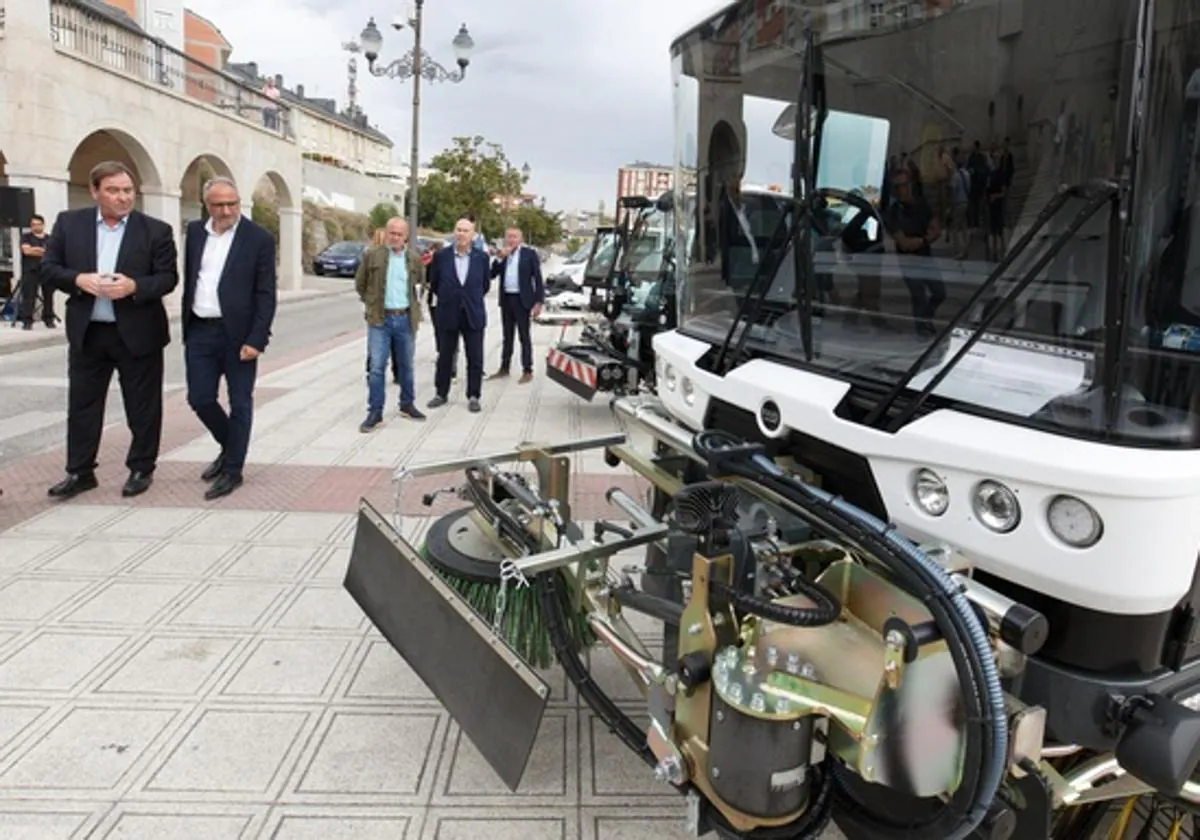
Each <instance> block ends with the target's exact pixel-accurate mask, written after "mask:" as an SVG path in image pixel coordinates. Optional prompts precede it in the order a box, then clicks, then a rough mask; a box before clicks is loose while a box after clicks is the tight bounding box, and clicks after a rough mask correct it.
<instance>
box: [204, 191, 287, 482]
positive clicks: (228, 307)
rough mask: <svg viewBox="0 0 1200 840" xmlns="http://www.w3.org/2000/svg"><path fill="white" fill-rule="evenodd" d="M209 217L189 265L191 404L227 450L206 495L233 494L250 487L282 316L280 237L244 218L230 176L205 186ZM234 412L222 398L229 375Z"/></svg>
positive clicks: (207, 473) (213, 468)
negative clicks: (259, 395) (265, 376)
mask: <svg viewBox="0 0 1200 840" xmlns="http://www.w3.org/2000/svg"><path fill="white" fill-rule="evenodd" d="M203 200H204V207H205V209H206V210H207V211H208V216H209V218H208V221H207V222H204V221H196V222H191V223H189V224H188V228H187V244H186V247H185V251H184V254H185V258H184V270H183V342H184V359H185V361H186V363H187V389H188V405H190V406H191V407H192V410H193V411H195V412H196V416H197V417H199V418H200V422H201V423H203V424H204V426H205V428H207V429H208V431H209V433H210V434H211V435H212V436H213V439H214V440H215V441H216V442H217V443H218V444H219V445H220V447H221V453H220V454H219V455H218V456H217V458H216V460H215V461H213V462H212V463H211V464H209V465H208V468H207V469H205V470H204V472H203V473H202V474H201V478H203V479H204V480H205V481H209V482H212V486H211V487H209V488H208V490H207V491H206V492H205V494H204V498H206V499H209V500H211V499H219V498H220V497H222V496H228V495H229V494H230V493H232V492H233V491H234V490H236V489H237V488H238V487H240V486H241V484H242V468H243V467H244V466H245V463H246V451H247V450H248V449H249V447H250V426H251V421H252V418H253V415H254V381H255V379H256V377H257V374H258V357H259V356H261V355H262V354H263V352H264V351H265V350H266V349H267V342H268V341H269V340H270V337H271V324H272V323H273V322H274V320H275V307H276V288H277V281H276V272H275V238H274V237H273V236H272V235H271V233H270V231H268V230H267V229H266V228H263V227H261V226H260V225H257V224H255V223H254V222H252V221H251V220H250V219H247V218H246V217H244V216H243V215H242V199H241V197H240V196H239V195H238V190H237V187H236V186H235V185H234V183H233V181H232V180H230V179H229V178H213V179H212V180H211V181H209V182H208V183H207V184H205V185H204V192H203ZM222 376H223V377H225V389H226V391H228V392H229V411H228V412H226V411H225V409H224V408H222V407H221V404H220V403H219V402H217V392H218V387H219V385H220V382H221V377H222Z"/></svg>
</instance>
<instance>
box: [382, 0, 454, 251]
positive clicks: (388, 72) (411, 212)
mask: <svg viewBox="0 0 1200 840" xmlns="http://www.w3.org/2000/svg"><path fill="white" fill-rule="evenodd" d="M424 6H425V0H416V10H415V12H414V13H413V16H412V18H410V19H409V20H408V21H407V24H408V25H409V26H411V27H412V30H413V48H412V50H411V51H410V52H409V53H408V54H406V55H403V56H401V57H400V58H397V59H396V60H395V61H393V62H391V63H390V64H388V65H386V66H378V67H377V66H376V65H375V60H376V59H378V58H379V52H380V50H381V49H382V48H383V33H382V32H380V31H379V27H377V26H376V25H375V18H371V19H370V20H369V21H368V22H367V25H366V28H364V29H363V31H362V34H361V35H360V36H359V40H360V43H361V46H362V51H363V55H364V56H365V57H366V59H367V69H369V70H370V71H371V75H372V76H378V77H384V76H386V77H387V78H389V79H409V78H411V79H412V83H413V95H412V149H411V152H410V159H409V174H408V181H409V183H408V196H409V201H408V226H409V234H408V235H409V239H410V241H412V240H414V239H415V238H416V236H417V218H418V207H419V200H418V195H417V193H418V180H417V174H418V170H419V169H420V165H421V164H420V137H421V134H420V126H421V79H425V80H426V81H428V82H452V83H458V82H461V81H462V80H463V79H464V78H466V75H467V65H468V64H470V63H471V50H472V49H474V47H475V42H474V41H473V40H471V34H470V33H469V32H467V25H466V24H465V23H464V24H463V25H462V26H461V27H459V30H458V34H457V35H455V36H454V40H452V41H451V42H450V45H451V46H452V47H453V48H454V57H455V60H456V62H457V64H458V69H457V70H447V69H446V68H445V67H443V66H442V65H440V64H438V63H437V62H436V61H434V60H433V58H432V57H431V56H430V55H429V53H427V52H425V50H424V49H423V48H422V47H421V23H422V13H423V9H424ZM404 26H405V21H403V20H400V19H397V20H396V21H395V22H393V23H392V28H394V29H395V30H396V31H400V30H401V29H403V28H404Z"/></svg>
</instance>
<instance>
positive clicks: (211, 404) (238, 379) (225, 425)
mask: <svg viewBox="0 0 1200 840" xmlns="http://www.w3.org/2000/svg"><path fill="white" fill-rule="evenodd" d="M241 349H242V348H241V345H240V344H237V343H235V342H232V341H230V340H229V337H228V336H227V335H226V334H225V327H224V326H223V325H222V323H221V321H220V320H217V319H213V320H202V319H196V320H193V321H192V323H191V327H190V329H189V335H188V342H187V347H186V349H185V350H184V359H185V361H186V363H187V390H188V405H190V406H191V407H192V411H194V412H196V416H197V417H199V418H200V422H201V423H203V424H204V427H205V428H206V429H208V431H209V434H211V435H212V436H213V440H215V441H216V442H217V443H218V444H219V445H220V447H221V452H222V454H223V455H224V456H225V472H227V473H228V474H229V475H231V476H239V475H241V474H242V468H243V467H244V466H245V464H246V451H247V450H248V449H249V448H250V427H251V423H252V421H253V419H254V381H255V379H256V378H257V375H258V360H257V359H255V360H253V361H249V362H243V361H242V360H241V358H240V357H239V354H240V353H241ZM222 376H223V377H225V389H226V390H227V391H228V392H229V412H228V413H226V411H225V409H224V408H222V407H221V404H220V403H219V402H217V393H218V389H219V387H220V383H221V377H222Z"/></svg>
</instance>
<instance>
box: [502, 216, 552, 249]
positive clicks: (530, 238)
mask: <svg viewBox="0 0 1200 840" xmlns="http://www.w3.org/2000/svg"><path fill="white" fill-rule="evenodd" d="M509 223H510V224H514V225H516V226H517V227H519V228H520V229H521V231H522V232H523V233H524V234H525V241H526V242H528V243H529V244H530V245H536V246H538V247H545V246H547V245H553V244H554V243H555V242H558V241H559V240H560V239H562V215H561V214H559V213H550V212H548V211H546V210H543V209H541V208H540V207H518V208H516V209H515V210H513V211H512V213H511V214H510V215H509Z"/></svg>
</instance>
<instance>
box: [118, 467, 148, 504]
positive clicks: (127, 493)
mask: <svg viewBox="0 0 1200 840" xmlns="http://www.w3.org/2000/svg"><path fill="white" fill-rule="evenodd" d="M153 482H154V475H153V473H145V472H138V471H137V470H134V471H133V472H131V473H130V474H129V478H127V479H125V486H124V487H122V488H121V495H122V496H124V497H125V498H130V497H131V496H140V495H142V494H143V493H145V492H146V491H147V490H149V489H150V485H151V484H152V483H153Z"/></svg>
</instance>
